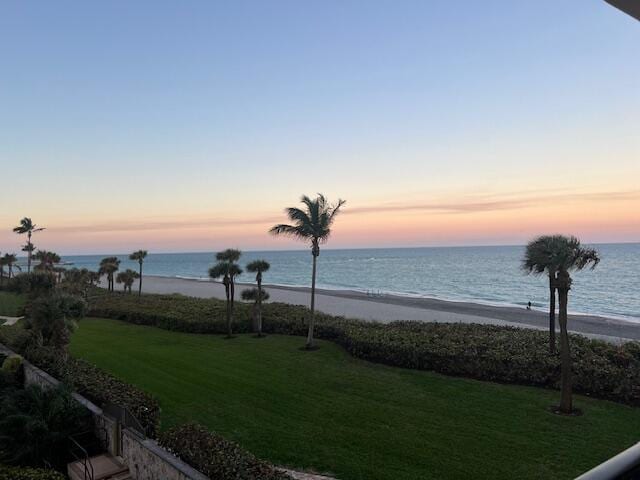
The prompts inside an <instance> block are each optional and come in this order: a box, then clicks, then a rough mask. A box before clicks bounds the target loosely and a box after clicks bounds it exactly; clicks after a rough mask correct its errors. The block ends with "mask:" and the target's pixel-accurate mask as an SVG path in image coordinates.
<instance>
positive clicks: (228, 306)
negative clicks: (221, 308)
mask: <svg viewBox="0 0 640 480" xmlns="http://www.w3.org/2000/svg"><path fill="white" fill-rule="evenodd" d="M224 293H225V295H226V296H227V338H231V336H232V333H231V299H230V291H229V285H228V284H227V285H225V286H224Z"/></svg>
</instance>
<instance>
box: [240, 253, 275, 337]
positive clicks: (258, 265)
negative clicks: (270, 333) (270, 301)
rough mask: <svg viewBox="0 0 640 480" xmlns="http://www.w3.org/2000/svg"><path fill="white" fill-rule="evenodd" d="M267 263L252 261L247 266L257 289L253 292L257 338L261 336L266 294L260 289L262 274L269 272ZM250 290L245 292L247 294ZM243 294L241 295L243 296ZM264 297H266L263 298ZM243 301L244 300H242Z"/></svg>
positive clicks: (264, 261)
mask: <svg viewBox="0 0 640 480" xmlns="http://www.w3.org/2000/svg"><path fill="white" fill-rule="evenodd" d="M269 267H271V265H269V262H267V261H266V260H254V261H253V262H250V263H249V264H248V265H247V271H248V272H251V273H255V274H256V283H257V284H258V288H257V290H256V291H255V297H256V323H257V326H258V336H259V337H261V336H262V301H263V300H267V298H268V294H267V293H266V292H265V291H264V290H263V289H262V274H263V273H264V272H266V271H267V270H269ZM247 291H250V290H245V291H244V292H247ZM244 292H242V293H243V295H244ZM258 292H262V295H258ZM265 295H266V296H265ZM243 299H244V298H243Z"/></svg>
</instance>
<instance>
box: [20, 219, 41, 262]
mask: <svg viewBox="0 0 640 480" xmlns="http://www.w3.org/2000/svg"><path fill="white" fill-rule="evenodd" d="M42 230H44V228H43V227H38V226H37V225H36V224H35V223H33V222H32V221H31V219H30V218H28V217H24V218H23V219H22V220H20V225H18V226H17V227H15V228H14V229H13V231H14V232H15V233H17V234H18V235H24V234H25V233H26V234H27V244H26V245H25V246H24V248H23V249H22V250H23V251H25V252H27V272H31V254H32V253H33V244H32V243H31V236H32V235H33V234H34V233H36V232H41V231H42Z"/></svg>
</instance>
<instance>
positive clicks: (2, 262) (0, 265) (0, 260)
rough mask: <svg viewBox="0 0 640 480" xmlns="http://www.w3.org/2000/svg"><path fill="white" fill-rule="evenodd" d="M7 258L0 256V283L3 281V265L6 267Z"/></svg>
mask: <svg viewBox="0 0 640 480" xmlns="http://www.w3.org/2000/svg"><path fill="white" fill-rule="evenodd" d="M8 266H9V264H8V263H7V259H6V258H5V257H0V285H2V282H3V281H4V267H8Z"/></svg>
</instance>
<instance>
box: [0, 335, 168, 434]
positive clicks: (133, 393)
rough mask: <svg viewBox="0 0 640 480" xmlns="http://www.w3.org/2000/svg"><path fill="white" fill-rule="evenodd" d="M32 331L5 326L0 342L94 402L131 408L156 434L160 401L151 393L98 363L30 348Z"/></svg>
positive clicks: (144, 424) (52, 351)
mask: <svg viewBox="0 0 640 480" xmlns="http://www.w3.org/2000/svg"><path fill="white" fill-rule="evenodd" d="M29 335H30V334H29V331H28V330H25V329H23V328H22V327H21V326H19V325H15V326H11V327H2V328H1V329H0V343H3V344H5V345H7V346H9V347H11V348H13V349H14V350H16V351H19V352H20V353H22V354H23V355H24V356H25V358H27V359H28V360H29V361H30V362H32V363H33V364H34V365H36V366H37V367H39V368H41V369H42V370H45V371H46V372H48V373H50V374H51V375H53V376H54V377H56V378H58V379H60V380H62V381H63V382H64V383H66V384H68V385H70V386H71V387H72V388H73V389H74V390H75V391H77V392H78V393H80V394H81V395H83V396H85V397H86V398H88V399H89V400H91V401H92V402H94V403H96V404H98V405H103V404H105V403H107V402H108V403H113V404H116V405H120V406H122V407H125V408H127V409H128V410H129V411H130V412H131V413H132V414H133V415H134V416H135V417H136V418H137V419H138V421H140V423H141V424H142V426H143V427H144V428H145V431H146V432H145V433H146V434H147V435H148V436H150V437H153V436H154V435H155V433H156V431H157V430H158V427H159V424H160V404H159V403H158V401H157V400H156V399H155V398H154V397H153V396H151V395H150V394H148V393H146V392H144V391H142V390H140V389H139V388H137V387H135V386H133V385H130V384H128V383H125V382H123V381H121V380H118V379H117V378H116V377H114V376H113V375H111V374H109V373H107V372H105V371H104V370H102V369H100V368H98V367H96V366H95V365H93V364H91V363H89V362H86V361H84V360H80V359H77V358H73V357H68V358H66V359H65V358H64V357H63V355H61V353H60V352H59V351H57V350H55V349H54V348H52V347H39V348H30V347H29V342H28V341H27V339H28V337H29Z"/></svg>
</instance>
